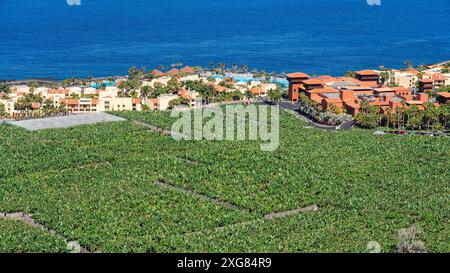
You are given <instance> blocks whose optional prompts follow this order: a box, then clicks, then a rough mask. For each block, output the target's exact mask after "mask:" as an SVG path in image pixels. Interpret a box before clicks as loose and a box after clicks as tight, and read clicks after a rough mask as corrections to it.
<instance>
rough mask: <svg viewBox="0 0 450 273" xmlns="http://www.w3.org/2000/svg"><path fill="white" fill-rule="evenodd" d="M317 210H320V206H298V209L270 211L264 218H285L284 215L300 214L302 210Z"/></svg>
mask: <svg viewBox="0 0 450 273" xmlns="http://www.w3.org/2000/svg"><path fill="white" fill-rule="evenodd" d="M317 210H319V206H317V205H312V206H309V207H304V208H298V209H293V210H288V211H280V212H274V213H269V214H266V215H264V219H267V220H273V219H276V218H283V217H288V216H292V215H296V214H299V213H302V212H308V211H317Z"/></svg>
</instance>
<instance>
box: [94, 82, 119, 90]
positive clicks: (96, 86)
mask: <svg viewBox="0 0 450 273" xmlns="http://www.w3.org/2000/svg"><path fill="white" fill-rule="evenodd" d="M102 85H104V86H106V87H108V86H116V82H115V81H113V82H111V81H103V82H101V83H93V84H91V87H92V88H95V89H97V88H99V87H100V86H102Z"/></svg>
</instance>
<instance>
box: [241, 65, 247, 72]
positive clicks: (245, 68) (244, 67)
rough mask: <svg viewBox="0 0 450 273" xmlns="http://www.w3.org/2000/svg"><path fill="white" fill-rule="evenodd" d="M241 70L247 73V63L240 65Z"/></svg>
mask: <svg viewBox="0 0 450 273" xmlns="http://www.w3.org/2000/svg"><path fill="white" fill-rule="evenodd" d="M242 71H243V72H244V73H247V72H248V65H246V64H243V65H242Z"/></svg>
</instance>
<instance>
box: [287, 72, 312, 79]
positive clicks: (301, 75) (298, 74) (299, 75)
mask: <svg viewBox="0 0 450 273" xmlns="http://www.w3.org/2000/svg"><path fill="white" fill-rule="evenodd" d="M286 76H287V77H288V78H290V79H295V78H309V75H308V74H305V73H302V72H294V73H290V74H287V75H286Z"/></svg>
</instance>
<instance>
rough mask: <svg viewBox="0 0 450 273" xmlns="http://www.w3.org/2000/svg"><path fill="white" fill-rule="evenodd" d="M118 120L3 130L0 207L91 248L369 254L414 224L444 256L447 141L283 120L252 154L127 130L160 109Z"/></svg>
mask: <svg viewBox="0 0 450 273" xmlns="http://www.w3.org/2000/svg"><path fill="white" fill-rule="evenodd" d="M116 114H118V115H121V116H122V117H125V118H127V119H129V120H130V121H126V122H119V123H109V124H98V125H89V126H80V127H74V128H68V129H57V130H45V131H38V132H28V131H24V130H21V129H18V128H14V127H12V126H9V125H1V126H0V162H1V164H0V212H3V213H11V212H25V213H27V214H30V215H32V216H33V218H34V219H35V220H36V221H37V222H38V223H40V224H42V225H44V226H46V227H48V228H49V229H52V230H55V231H57V232H58V234H61V235H62V236H63V237H64V238H65V239H66V240H67V241H77V242H78V243H79V244H80V245H81V246H82V247H84V248H86V249H87V250H89V251H102V252H183V251H196V252H244V251H246V252H272V251H275V252H338V251H348V252H366V251H368V250H367V248H366V246H367V243H368V242H369V241H378V242H379V243H380V244H381V247H382V251H384V252H392V251H394V248H395V244H396V242H397V238H396V235H397V231H398V230H399V229H401V228H405V227H409V226H411V225H413V224H414V225H416V226H418V227H419V228H420V229H421V231H422V233H420V234H419V238H418V239H420V240H422V241H424V242H425V243H426V246H427V248H428V250H429V251H433V252H448V251H450V243H449V242H450V229H449V222H448V216H449V215H450V207H449V201H450V200H449V190H450V188H449V181H450V170H449V166H450V140H449V139H448V138H433V137H417V136H393V135H388V136H374V135H373V134H372V132H370V131H362V130H353V131H349V132H325V131H321V130H316V129H310V128H308V127H306V126H305V124H304V123H303V122H302V121H300V120H298V119H296V118H295V117H293V116H291V115H290V114H287V113H284V112H281V121H280V122H281V128H280V147H279V148H278V150H277V151H275V152H262V151H261V150H260V145H259V144H260V142H258V141H175V140H173V139H172V138H170V137H168V136H164V135H161V134H159V133H158V132H154V131H152V130H149V128H147V127H144V126H141V125H137V124H134V123H133V122H132V120H138V121H142V122H146V123H148V124H153V125H157V126H158V127H161V128H166V129H170V127H171V125H172V122H173V119H171V118H170V116H169V113H168V112H155V113H138V112H124V113H116ZM312 205H317V207H318V210H306V211H301V212H298V213H293V214H290V213H289V211H291V210H295V209H300V208H305V207H306V208H307V207H310V206H312ZM276 212H287V213H281V214H279V215H281V216H283V217H268V215H271V214H272V213H276ZM7 223H8V225H10V224H11V223H12V224H19V225H21V226H24V227H26V225H24V224H22V223H18V222H17V223H15V222H11V221H8V222H7ZM0 225H2V222H1V221H0ZM28 228H29V227H28ZM2 230H5V231H3V232H0V234H1V235H2V236H1V237H0V252H11V251H42V252H45V251H66V248H65V247H64V246H63V247H61V246H59V245H58V242H57V240H56V238H53V237H52V236H51V235H48V234H47V235H46V237H45V238H41V237H39V236H22V235H21V234H22V233H23V232H24V231H22V230H20V229H18V230H16V229H12V228H9V229H8V228H6V229H2ZM52 239H55V240H56V241H55V242H52V241H51V240H52ZM13 245H20V246H22V247H18V248H17V249H15V248H14V247H12V246H13ZM24 246H27V247H24ZM28 246H29V247H28Z"/></svg>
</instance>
